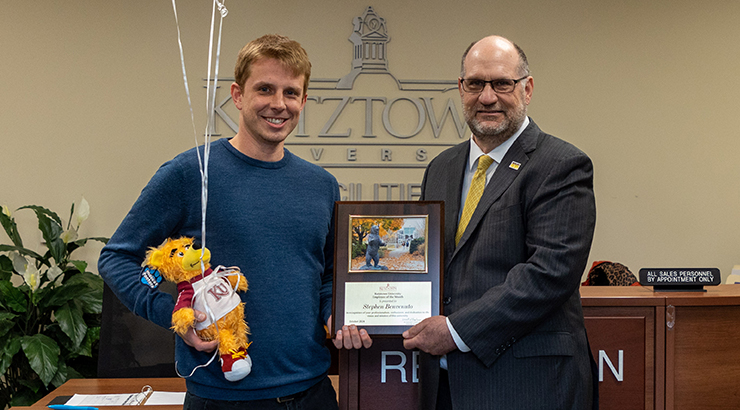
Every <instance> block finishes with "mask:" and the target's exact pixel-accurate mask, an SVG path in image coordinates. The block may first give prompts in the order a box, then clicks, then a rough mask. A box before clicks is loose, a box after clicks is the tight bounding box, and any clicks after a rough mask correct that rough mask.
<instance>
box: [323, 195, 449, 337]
mask: <svg viewBox="0 0 740 410" xmlns="http://www.w3.org/2000/svg"><path fill="white" fill-rule="evenodd" d="M443 206H444V205H443V203H442V202H439V201H374V202H371V201H351V202H348V201H340V202H337V203H336V205H335V225H336V240H335V252H334V287H333V292H334V293H333V296H334V298H333V306H332V317H333V318H334V320H333V323H334V324H333V325H332V327H333V329H330V330H331V333H332V336H333V335H335V334H336V331H337V330H339V329H341V328H342V326H344V325H356V326H358V327H360V328H363V329H365V330H367V332H368V333H369V334H371V335H389V336H391V335H399V334H401V333H403V331H404V330H406V329H408V328H410V327H411V326H413V325H415V324H417V323H419V322H420V321H422V320H424V319H426V318H428V317H431V316H436V315H439V314H440V312H441V309H440V306H441V296H440V295H441V294H442V293H441V287H442V283H441V278H442V275H441V272H442V255H443V252H442V246H443V240H442V235H443V232H442V230H443V226H444V224H443V214H444V212H443Z"/></svg>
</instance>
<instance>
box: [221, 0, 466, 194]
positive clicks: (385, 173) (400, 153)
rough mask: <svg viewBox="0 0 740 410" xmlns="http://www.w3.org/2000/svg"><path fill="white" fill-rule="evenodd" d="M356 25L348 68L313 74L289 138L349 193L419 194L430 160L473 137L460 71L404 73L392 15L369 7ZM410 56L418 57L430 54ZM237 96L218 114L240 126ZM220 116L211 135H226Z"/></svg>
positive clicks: (291, 145)
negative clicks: (392, 55) (394, 48)
mask: <svg viewBox="0 0 740 410" xmlns="http://www.w3.org/2000/svg"><path fill="white" fill-rule="evenodd" d="M351 27H352V33H351V35H350V36H349V41H350V42H351V44H352V47H351V48H349V47H348V48H347V49H346V54H343V55H345V56H351V69H350V71H349V73H347V74H346V75H344V76H343V77H341V78H333V79H332V78H312V79H311V82H310V83H309V87H308V90H309V91H308V101H307V103H306V106H305V108H304V110H303V113H302V114H301V118H300V121H299V123H298V126H297V127H296V129H295V131H293V134H291V136H289V137H288V139H287V140H286V141H285V145H286V147H287V148H288V149H289V150H290V151H291V152H293V153H295V154H296V155H298V156H300V157H301V158H303V159H305V160H307V161H310V162H313V163H315V164H317V165H319V166H321V167H323V168H325V169H327V170H328V171H329V172H331V173H332V174H333V175H334V176H335V177H336V178H337V180H338V181H339V185H340V189H341V191H342V193H341V195H342V200H414V199H418V198H419V196H420V194H421V179H422V177H423V171H424V168H426V166H427V164H428V163H429V161H430V160H431V159H432V158H434V157H435V156H436V155H437V154H439V153H440V152H442V151H443V150H445V149H446V148H448V147H451V146H454V145H456V144H458V143H460V142H461V141H462V140H464V139H466V138H468V137H469V132H468V131H467V124H466V123H465V120H464V117H463V115H462V114H461V112H460V110H461V108H460V97H459V94H458V92H457V79H456V77H457V73H455V74H454V76H455V78H454V79H451V80H437V81H435V80H402V79H398V78H396V76H394V75H393V74H392V73H391V69H390V64H389V59H388V56H389V43H390V41H391V37H390V36H389V35H388V25H387V24H386V21H385V19H384V18H381V17H380V16H379V15H378V14H377V13H376V12H375V10H374V9H373V8H372V7H367V9H366V10H365V13H364V14H362V15H361V16H357V17H354V18H353V19H352V24H351ZM341 52H342V53H345V51H344V49H343V50H342V51H341ZM419 57H423V58H419ZM407 58H409V59H413V60H414V61H415V62H414V63H413V64H416V61H417V60H418V61H419V63H421V62H423V63H424V64H428V63H429V60H430V59H429V56H413V57H410V56H409V57H407ZM337 60H339V58H337ZM411 68H412V70H413V66H412V67H411ZM313 74H314V75H315V74H316V73H313ZM219 81H227V82H231V81H233V78H231V79H228V78H224V79H222V80H219ZM223 88H225V89H226V90H228V87H223ZM230 100H231V97H230V96H228V97H226V98H225V99H224V100H222V101H221V102H220V103H219V104H218V105H217V107H216V112H215V114H216V116H217V117H218V118H220V119H221V120H223V123H225V124H226V126H228V127H229V128H230V129H231V131H232V132H234V133H236V132H237V130H238V125H237V122H236V121H235V120H233V119H232V117H233V118H237V114H236V112H235V111H234V112H233V113H232V114H231V116H230V114H229V113H228V112H227V110H228V109H231V108H233V107H231V104H230ZM218 123H219V122H218V121H216V122H214V127H213V128H212V129H211V130H210V132H211V135H214V136H218V135H221V134H220V131H219V130H218V129H217V124H218ZM223 123H221V124H223ZM226 132H227V133H228V131H226ZM381 181H384V182H381ZM363 190H364V192H363Z"/></svg>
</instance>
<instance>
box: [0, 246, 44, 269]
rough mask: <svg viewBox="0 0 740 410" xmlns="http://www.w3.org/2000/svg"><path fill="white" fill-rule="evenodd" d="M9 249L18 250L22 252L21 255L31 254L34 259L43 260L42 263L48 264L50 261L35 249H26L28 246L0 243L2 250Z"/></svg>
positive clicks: (0, 249) (6, 250) (0, 250)
mask: <svg viewBox="0 0 740 410" xmlns="http://www.w3.org/2000/svg"><path fill="white" fill-rule="evenodd" d="M8 251H16V252H18V253H20V254H21V255H27V256H30V257H32V258H34V259H36V260H38V261H41V262H42V263H44V264H47V265H48V263H46V259H45V258H44V257H43V256H41V255H39V254H38V253H36V252H34V251H32V250H30V249H26V248H24V247H21V246H13V245H0V252H8Z"/></svg>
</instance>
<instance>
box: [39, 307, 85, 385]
mask: <svg viewBox="0 0 740 410" xmlns="http://www.w3.org/2000/svg"><path fill="white" fill-rule="evenodd" d="M54 317H55V318H56V320H57V322H58V323H59V327H61V328H62V331H63V332H64V334H66V335H67V336H68V337H69V339H70V340H71V341H72V344H73V345H74V346H79V345H80V343H82V340H83V339H84V338H85V334H87V324H86V323H85V318H83V317H82V308H80V307H79V306H78V305H77V303H75V302H74V301H69V302H67V303H65V304H64V305H62V306H60V307H59V309H57V310H55V311H54ZM47 384H48V383H47Z"/></svg>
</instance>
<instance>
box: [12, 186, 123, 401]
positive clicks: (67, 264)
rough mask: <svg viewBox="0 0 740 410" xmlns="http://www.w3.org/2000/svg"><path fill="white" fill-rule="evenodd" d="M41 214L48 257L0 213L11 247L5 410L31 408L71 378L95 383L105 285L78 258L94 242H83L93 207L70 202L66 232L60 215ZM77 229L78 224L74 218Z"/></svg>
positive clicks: (42, 211)
mask: <svg viewBox="0 0 740 410" xmlns="http://www.w3.org/2000/svg"><path fill="white" fill-rule="evenodd" d="M26 209H28V210H31V211H33V212H35V213H36V217H37V219H38V229H39V230H40V231H41V236H42V238H43V241H44V246H45V248H46V251H45V252H44V253H43V254H41V253H37V252H35V251H34V250H32V249H29V248H27V247H25V246H24V244H23V240H22V239H21V236H20V234H19V232H18V227H17V224H16V222H15V218H14V217H13V214H12V213H11V211H10V209H8V207H7V206H3V208H2V212H0V223H1V224H2V226H3V228H4V229H5V232H6V233H7V236H8V238H10V242H12V244H0V340H2V343H0V409H4V408H6V407H8V406H23V405H30V404H33V403H35V402H36V401H38V400H39V399H40V398H42V397H43V396H44V395H46V394H48V393H49V392H50V391H51V390H53V389H54V388H55V387H58V386H60V385H61V384H62V383H64V382H65V381H67V380H68V379H71V378H80V377H94V376H95V372H96V363H97V342H98V339H99V337H100V314H101V311H102V304H103V280H102V279H101V278H100V276H98V275H96V274H94V273H91V272H88V271H87V268H88V264H87V262H84V261H81V260H75V259H72V252H74V251H75V250H76V249H79V248H80V247H82V246H85V244H87V242H88V241H90V240H95V241H100V242H103V243H106V242H107V241H108V238H102V237H95V238H82V239H79V238H78V237H77V234H78V231H79V228H80V224H81V223H82V222H83V221H84V220H85V219H87V217H88V215H89V211H90V208H89V206H88V203H87V201H85V199H84V198H83V199H82V201H81V202H80V205H79V207H78V209H77V212H76V213H75V205H74V204H72V209H71V211H70V216H69V220H68V222H67V225H66V229H64V228H63V226H64V224H63V223H62V220H61V219H60V218H59V216H58V215H57V214H56V213H54V212H52V211H50V210H48V209H46V208H43V207H40V206H36V205H28V206H23V207H20V208H18V209H17V210H16V212H17V211H20V210H26ZM73 219H74V220H75V221H76V223H75V224H73V223H72V220H73Z"/></svg>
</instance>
